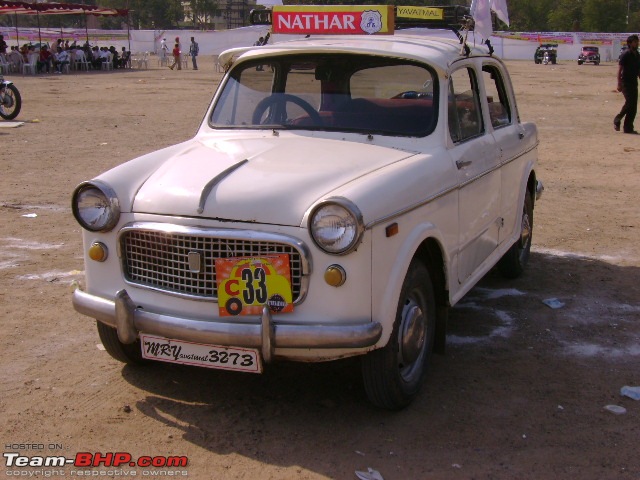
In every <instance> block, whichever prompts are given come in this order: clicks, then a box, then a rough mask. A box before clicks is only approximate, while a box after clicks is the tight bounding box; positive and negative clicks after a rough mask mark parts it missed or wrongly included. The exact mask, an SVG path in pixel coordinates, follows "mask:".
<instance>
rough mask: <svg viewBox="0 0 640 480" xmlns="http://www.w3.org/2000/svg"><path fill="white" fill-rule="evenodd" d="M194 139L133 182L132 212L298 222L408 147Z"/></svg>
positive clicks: (296, 140)
mask: <svg viewBox="0 0 640 480" xmlns="http://www.w3.org/2000/svg"><path fill="white" fill-rule="evenodd" d="M284 136H285V135H282V136H280V137H274V136H271V135H269V137H265V138H251V139H233V140H223V141H221V140H215V139H204V140H200V139H194V140H192V141H189V142H186V143H184V144H183V148H182V149H180V150H178V151H177V152H175V153H173V154H172V155H170V156H169V157H168V158H167V159H166V160H164V161H163V162H162V164H161V165H160V166H159V168H158V169H157V170H156V171H155V172H154V173H153V174H152V175H151V176H150V177H148V178H147V179H146V180H145V181H144V182H143V184H142V185H141V186H140V188H139V189H138V191H137V193H136V195H135V198H134V202H133V208H132V210H133V211H134V212H137V213H152V214H160V215H176V216H189V217H203V218H214V219H219V220H222V221H238V222H259V223H268V224H275V225H291V226H298V225H300V224H301V222H302V218H303V217H304V214H305V212H306V211H307V210H308V209H309V208H310V207H311V206H312V205H313V204H314V203H316V202H317V201H318V200H319V199H322V198H323V197H326V196H330V195H331V192H332V191H333V190H335V189H337V188H339V187H342V186H344V185H345V184H348V183H349V182H351V181H353V180H355V179H358V178H360V177H362V176H364V175H366V174H368V173H370V172H373V171H375V170H378V169H380V168H382V167H384V166H386V165H389V164H390V163H393V162H397V161H399V160H402V159H404V158H407V157H409V156H412V155H413V154H414V153H413V152H407V151H403V150H397V149H393V148H388V147H382V146H375V145H368V144H365V143H360V142H346V141H343V140H330V139H329V140H328V139H317V138H309V137H302V136H291V137H289V138H283V137H284Z"/></svg>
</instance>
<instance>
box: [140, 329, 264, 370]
mask: <svg viewBox="0 0 640 480" xmlns="http://www.w3.org/2000/svg"><path fill="white" fill-rule="evenodd" d="M140 344H141V347H142V357H143V358H147V359H149V360H159V361H161V362H168V363H180V364H182V365H195V366H198V367H206V368H217V369H221V370H236V371H240V372H252V373H262V362H261V357H260V354H259V353H258V350H255V349H252V348H237V347H223V346H220V345H205V344H202V343H193V342H185V341H182V340H172V339H170V338H164V337H157V336H155V335H146V334H140Z"/></svg>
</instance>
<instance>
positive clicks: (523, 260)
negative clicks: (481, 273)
mask: <svg viewBox="0 0 640 480" xmlns="http://www.w3.org/2000/svg"><path fill="white" fill-rule="evenodd" d="M532 236H533V198H532V197H531V193H530V192H529V191H528V190H527V192H526V193H525V195H524V205H523V206H522V217H521V220H520V238H518V241H517V242H516V243H514V244H513V245H512V246H511V248H510V249H509V250H507V253H505V254H504V255H503V256H502V258H501V259H500V261H499V262H498V270H500V273H501V274H502V275H503V276H504V277H506V278H518V277H519V276H520V275H522V272H524V269H525V267H526V265H527V262H528V261H529V255H530V253H531V239H532Z"/></svg>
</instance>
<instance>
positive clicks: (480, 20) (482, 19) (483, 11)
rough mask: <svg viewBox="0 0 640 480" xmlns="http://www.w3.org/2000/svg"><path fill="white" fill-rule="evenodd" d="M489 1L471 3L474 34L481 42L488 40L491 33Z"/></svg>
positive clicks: (474, 0) (477, 0)
mask: <svg viewBox="0 0 640 480" xmlns="http://www.w3.org/2000/svg"><path fill="white" fill-rule="evenodd" d="M490 2H491V0H473V1H472V2H471V11H470V13H471V17H472V18H473V21H474V23H475V27H474V32H475V33H477V34H478V35H480V37H481V38H482V39H483V40H489V37H490V36H491V34H492V33H493V25H491V5H490Z"/></svg>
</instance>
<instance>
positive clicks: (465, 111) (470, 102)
mask: <svg viewBox="0 0 640 480" xmlns="http://www.w3.org/2000/svg"><path fill="white" fill-rule="evenodd" d="M483 131H484V126H483V123H482V111H481V109H480V99H479V97H478V82H477V80H476V76H475V73H474V71H473V69H472V68H461V69H459V70H456V71H455V72H453V73H452V74H451V77H450V80H449V133H450V135H451V139H452V140H453V141H454V142H462V141H465V140H467V139H469V138H473V137H476V136H478V135H481V134H482V133H483Z"/></svg>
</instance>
